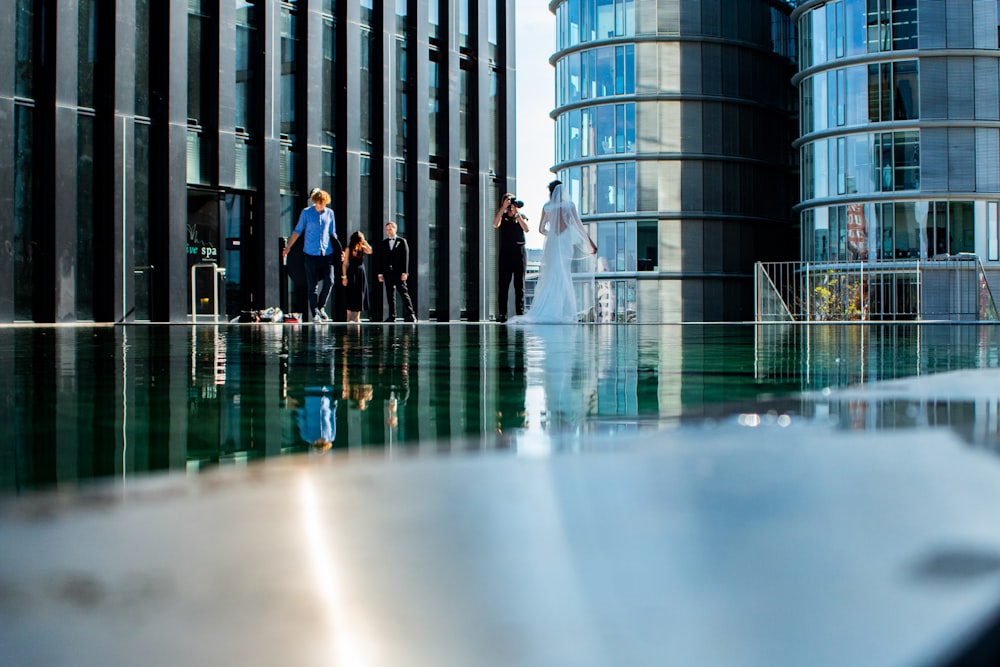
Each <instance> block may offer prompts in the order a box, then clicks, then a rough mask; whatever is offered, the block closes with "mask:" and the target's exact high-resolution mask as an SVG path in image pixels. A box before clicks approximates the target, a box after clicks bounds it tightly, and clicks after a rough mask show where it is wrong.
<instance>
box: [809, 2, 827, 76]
mask: <svg viewBox="0 0 1000 667" xmlns="http://www.w3.org/2000/svg"><path fill="white" fill-rule="evenodd" d="M810 14H811V16H812V47H813V49H812V63H813V65H819V64H821V63H825V62H826V10H825V9H824V8H823V7H820V8H818V9H814V10H812V12H810Z"/></svg>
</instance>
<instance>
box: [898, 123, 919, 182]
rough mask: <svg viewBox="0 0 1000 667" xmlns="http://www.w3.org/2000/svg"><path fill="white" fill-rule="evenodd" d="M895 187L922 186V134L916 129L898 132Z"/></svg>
mask: <svg viewBox="0 0 1000 667" xmlns="http://www.w3.org/2000/svg"><path fill="white" fill-rule="evenodd" d="M893 140H894V142H895V151H894V155H893V158H894V160H895V172H896V173H895V180H896V183H895V186H896V187H895V189H896V190H916V189H918V188H919V187H920V134H919V133H918V132H916V131H910V132H896V133H895V136H894V137H893Z"/></svg>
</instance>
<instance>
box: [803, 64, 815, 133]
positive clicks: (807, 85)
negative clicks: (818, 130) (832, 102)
mask: <svg viewBox="0 0 1000 667" xmlns="http://www.w3.org/2000/svg"><path fill="white" fill-rule="evenodd" d="M815 86H816V77H812V76H811V77H808V78H807V79H805V80H804V81H803V82H802V88H801V91H802V98H801V113H800V118H801V119H802V120H801V123H802V134H804V135H805V134H809V133H810V132H812V131H813V128H814V126H815V122H814V120H813V98H814V96H815V92H814V91H813V88H814V87H815Z"/></svg>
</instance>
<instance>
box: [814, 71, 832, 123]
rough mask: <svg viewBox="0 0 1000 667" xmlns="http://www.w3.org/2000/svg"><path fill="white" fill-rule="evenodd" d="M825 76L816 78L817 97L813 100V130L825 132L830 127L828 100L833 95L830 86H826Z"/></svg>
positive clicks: (815, 89) (820, 75)
mask: <svg viewBox="0 0 1000 667" xmlns="http://www.w3.org/2000/svg"><path fill="white" fill-rule="evenodd" d="M824 78H825V77H824V76H823V75H822V74H818V75H816V76H815V77H814V79H815V84H814V86H813V90H814V92H815V96H814V98H813V119H814V120H813V129H814V130H815V131H817V132H818V131H820V130H825V129H826V128H827V127H828V120H829V115H830V113H829V108H828V107H827V100H828V98H829V95H830V94H831V93H832V91H831V89H830V86H829V85H824V84H826V82H825V81H824Z"/></svg>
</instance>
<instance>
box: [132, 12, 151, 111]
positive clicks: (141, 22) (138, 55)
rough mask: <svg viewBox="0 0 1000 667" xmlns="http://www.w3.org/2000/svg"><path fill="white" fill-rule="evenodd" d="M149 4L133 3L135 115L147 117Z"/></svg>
mask: <svg viewBox="0 0 1000 667" xmlns="http://www.w3.org/2000/svg"><path fill="white" fill-rule="evenodd" d="M149 3H150V0H136V2H135V115H137V116H144V117H146V118H148V117H149V29H150V25H149Z"/></svg>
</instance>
